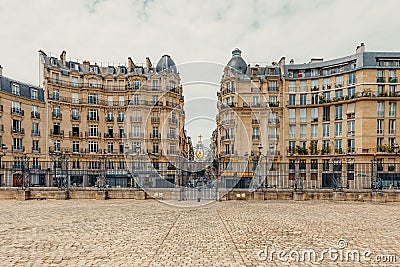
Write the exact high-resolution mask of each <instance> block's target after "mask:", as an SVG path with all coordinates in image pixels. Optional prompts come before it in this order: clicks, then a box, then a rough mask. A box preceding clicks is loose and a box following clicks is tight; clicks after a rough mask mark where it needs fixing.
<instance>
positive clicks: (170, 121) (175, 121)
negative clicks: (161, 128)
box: [169, 118, 178, 124]
mask: <svg viewBox="0 0 400 267" xmlns="http://www.w3.org/2000/svg"><path fill="white" fill-rule="evenodd" d="M169 123H170V124H177V123H178V120H177V119H176V118H174V119H172V118H170V119H169Z"/></svg>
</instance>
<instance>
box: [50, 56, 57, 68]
mask: <svg viewBox="0 0 400 267" xmlns="http://www.w3.org/2000/svg"><path fill="white" fill-rule="evenodd" d="M50 64H51V65H52V66H56V65H57V60H56V59H55V58H54V57H52V58H50Z"/></svg>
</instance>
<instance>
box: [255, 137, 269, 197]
mask: <svg viewBox="0 0 400 267" xmlns="http://www.w3.org/2000/svg"><path fill="white" fill-rule="evenodd" d="M257 148H258V156H257V162H258V164H257V167H258V168H262V156H263V154H262V153H261V149H262V148H263V146H262V145H261V144H260V145H259V146H258V147H257ZM266 165H267V162H265V170H266V169H267V166H266ZM258 168H257V169H258ZM258 173H259V174H258V179H259V183H260V184H259V188H260V189H261V190H262V191H264V187H265V179H266V172H265V173H261V174H260V171H259V172H258ZM263 176H264V178H262V177H263Z"/></svg>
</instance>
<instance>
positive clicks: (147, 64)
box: [146, 57, 153, 72]
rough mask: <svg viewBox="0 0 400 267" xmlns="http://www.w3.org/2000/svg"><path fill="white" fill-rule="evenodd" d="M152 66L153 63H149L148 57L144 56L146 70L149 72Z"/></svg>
mask: <svg viewBox="0 0 400 267" xmlns="http://www.w3.org/2000/svg"><path fill="white" fill-rule="evenodd" d="M152 67H153V64H151V61H150V58H149V57H146V71H147V72H149V71H150V69H151V68H152Z"/></svg>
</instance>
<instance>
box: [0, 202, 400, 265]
mask: <svg viewBox="0 0 400 267" xmlns="http://www.w3.org/2000/svg"><path fill="white" fill-rule="evenodd" d="M0 213H1V216H0V266H315V265H319V266H381V265H379V263H378V262H377V257H378V256H380V259H382V260H386V261H393V260H396V262H395V263H391V264H387V266H400V204H396V203H394V204H390V203H386V204H373V203H351V202H323V201H319V202H316V201H315V202H314V201H306V202H292V201H286V202H280V201H274V202H252V201H228V202H218V203H212V204H210V205H206V206H202V207H199V208H194V207H191V208H177V207H174V206H170V205H165V204H163V203H160V202H157V201H151V200H148V201H147V200H146V201H135V200H118V201H117V200H106V201H96V200H68V201H55V200H54V201H51V200H47V201H36V200H32V201H25V202H18V201H0ZM338 241H339V242H338ZM272 249H274V250H283V251H285V252H286V257H285V255H284V254H281V255H282V259H279V258H278V253H275V254H273V253H272ZM307 249H313V250H314V251H315V252H316V253H317V256H316V260H315V261H314V262H311V261H309V260H308V259H307V258H305V259H304V260H303V261H302V260H301V256H299V261H296V259H297V258H296V255H297V254H296V253H299V255H301V254H302V253H303V251H304V250H307ZM324 249H325V250H329V249H336V250H337V251H338V253H337V254H333V258H332V259H331V260H329V255H328V254H327V253H326V254H324V255H325V257H324V260H323V261H320V258H321V256H320V254H322V252H323V250H324ZM348 251H359V253H360V255H363V257H361V256H360V257H361V259H360V261H359V262H357V261H355V260H353V258H352V257H351V255H350V254H349V255H350V257H347V258H348V259H347V260H346V257H345V254H346V253H347V252H348ZM368 251H370V252H371V254H368ZM331 252H332V251H331ZM340 253H341V254H342V259H340V258H338V259H336V260H335V255H340ZM365 253H367V254H365ZM271 255H272V256H271ZM289 255H290V257H291V258H293V260H295V261H292V262H284V261H283V260H287V259H289ZM354 255H356V254H354ZM331 256H332V255H331ZM391 256H395V257H396V258H395V259H393V257H391ZM338 257H339V256H338ZM368 259H369V260H370V261H367V260H368Z"/></svg>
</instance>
